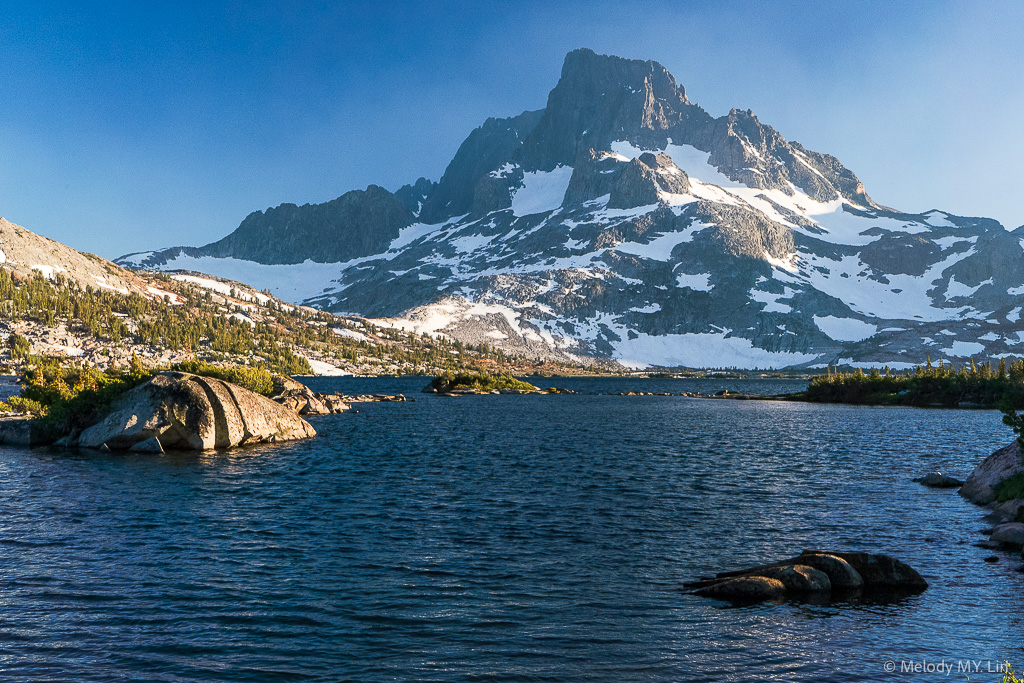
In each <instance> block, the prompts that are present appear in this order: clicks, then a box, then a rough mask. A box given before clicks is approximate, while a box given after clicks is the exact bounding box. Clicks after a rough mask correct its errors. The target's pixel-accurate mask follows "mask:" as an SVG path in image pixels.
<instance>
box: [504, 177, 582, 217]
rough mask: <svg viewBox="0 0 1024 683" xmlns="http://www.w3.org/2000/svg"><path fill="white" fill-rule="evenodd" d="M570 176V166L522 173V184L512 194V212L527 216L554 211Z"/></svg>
mask: <svg viewBox="0 0 1024 683" xmlns="http://www.w3.org/2000/svg"><path fill="white" fill-rule="evenodd" d="M571 178H572V167H571V166H558V167H557V168H555V169H554V170H551V171H530V172H528V173H524V174H523V186H522V187H520V188H518V189H516V190H515V194H513V195H512V213H513V214H514V215H516V216H529V215H532V214H535V213H546V212H548V211H554V210H555V209H557V208H558V207H560V206H561V205H562V199H563V198H564V197H565V191H566V190H567V189H568V188H569V180H570V179H571Z"/></svg>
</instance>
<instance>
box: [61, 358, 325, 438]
mask: <svg viewBox="0 0 1024 683" xmlns="http://www.w3.org/2000/svg"><path fill="white" fill-rule="evenodd" d="M312 436H316V431H315V430H314V429H313V428H312V427H311V426H310V425H309V423H308V422H306V421H305V420H303V419H302V418H300V417H299V416H298V415H296V414H295V413H294V412H292V411H290V410H288V409H287V408H285V407H284V406H282V405H280V404H278V403H275V402H274V401H271V400H270V399H268V398H266V397H264V396H260V395H258V394H254V393H253V392H251V391H249V390H247V389H243V388H242V387H239V386H236V385H234V384H231V383H229V382H225V381H223V380H218V379H212V378H209V377H201V376H199V375H191V374H188V373H181V372H165V373H161V374H159V375H157V376H156V377H154V378H153V379H151V380H150V381H149V382H146V383H145V384H143V385H142V386H139V387H136V388H135V389H132V390H131V391H129V392H127V393H125V395H124V396H122V397H121V398H120V399H119V400H118V401H117V403H116V404H115V407H114V409H113V410H112V411H111V413H110V414H108V415H107V416H106V417H105V418H103V419H102V420H101V421H100V422H98V423H97V424H95V425H93V426H91V427H89V428H88V429H86V430H84V431H83V432H82V433H81V435H79V436H78V438H77V439H76V440H74V442H73V443H69V444H68V445H72V446H75V445H77V446H78V447H81V448H107V449H110V450H112V451H125V450H145V451H147V452H159V451H158V447H159V449H160V450H168V449H184V450H210V449H214V448H234V447H236V446H247V445H252V444H257V443H276V442H279V441H291V440H294V439H305V438H309V437H312ZM69 441H70V440H69ZM154 441H155V443H154Z"/></svg>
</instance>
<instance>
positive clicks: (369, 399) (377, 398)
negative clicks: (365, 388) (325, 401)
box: [335, 394, 416, 403]
mask: <svg viewBox="0 0 1024 683" xmlns="http://www.w3.org/2000/svg"><path fill="white" fill-rule="evenodd" d="M335 395H336V396H341V398H342V399H344V401H345V402H346V403H403V402H405V401H415V400H416V399H414V398H406V397H405V394H354V395H348V394H335Z"/></svg>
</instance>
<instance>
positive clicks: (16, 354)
mask: <svg viewBox="0 0 1024 683" xmlns="http://www.w3.org/2000/svg"><path fill="white" fill-rule="evenodd" d="M7 348H8V349H10V352H11V358H28V355H29V354H30V353H32V345H31V344H30V343H29V341H28V339H26V338H25V337H23V336H21V335H20V334H18V333H17V332H12V333H11V336H9V337H8V338H7Z"/></svg>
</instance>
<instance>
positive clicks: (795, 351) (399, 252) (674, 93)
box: [119, 50, 1024, 368]
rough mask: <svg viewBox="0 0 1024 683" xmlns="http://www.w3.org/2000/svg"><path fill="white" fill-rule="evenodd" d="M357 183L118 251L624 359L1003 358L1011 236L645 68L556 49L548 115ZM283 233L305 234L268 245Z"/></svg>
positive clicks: (1011, 327) (1012, 262) (441, 327)
mask: <svg viewBox="0 0 1024 683" xmlns="http://www.w3.org/2000/svg"><path fill="white" fill-rule="evenodd" d="M379 189H380V188H376V190H379ZM376 190H375V191H374V192H373V193H370V190H367V192H365V193H359V194H358V196H356V195H353V194H352V193H350V194H349V195H345V196H344V197H349V199H348V200H346V202H341V199H343V198H344V197H343V198H341V199H339V200H335V201H336V202H338V203H339V205H342V204H343V205H344V206H345V207H347V208H346V209H345V212H344V216H343V217H342V218H339V220H343V222H344V224H341V225H337V226H335V225H332V224H330V223H329V222H328V223H327V224H323V222H322V221H323V216H324V215H329V214H326V213H325V211H326V210H325V209H319V208H317V207H311V208H309V209H307V207H297V208H296V207H293V205H287V206H288V207H291V208H289V209H288V211H285V212H281V210H280V209H275V210H270V211H268V212H266V214H263V213H259V214H254V215H253V216H250V217H249V218H247V219H246V221H245V222H244V223H243V225H242V226H241V227H240V228H239V230H238V231H236V233H233V235H232V236H229V237H228V238H225V239H224V240H221V241H220V242H216V243H214V244H211V245H208V246H207V247H200V248H188V247H178V248H174V249H168V250H164V251H161V252H155V253H146V254H134V255H131V256H128V257H123V258H122V259H120V260H119V261H120V262H121V263H123V264H127V265H132V266H134V267H145V268H153V267H156V268H163V269H187V270H194V271H202V272H209V273H214V274H217V275H221V276H224V277H229V278H232V279H236V280H241V281H245V282H248V283H250V284H252V285H254V286H256V287H260V288H262V287H269V288H270V289H271V290H272V291H273V292H274V293H275V294H276V295H278V296H281V297H283V298H286V299H289V300H291V301H295V302H301V303H306V304H309V305H313V306H318V307H321V308H324V309H327V310H331V311H335V312H348V313H357V314H360V315H366V316H372V317H376V318H381V319H382V320H383V321H384V322H386V323H387V324H391V325H394V326H397V327H403V328H407V329H415V330H417V331H427V332H431V333H436V334H446V335H449V336H452V337H456V338H460V339H462V340H463V341H467V342H472V343H481V342H486V343H488V344H491V345H493V346H499V347H503V348H506V349H508V350H510V351H515V352H520V353H527V354H532V355H536V356H555V357H561V358H569V359H571V358H574V357H577V356H580V355H598V356H603V357H610V358H614V359H617V360H619V361H621V362H622V363H624V364H627V365H631V366H652V365H664V366H679V365H684V366H705V367H709V366H732V367H761V368H767V367H817V366H824V364H826V363H835V362H842V363H845V364H850V365H858V364H864V365H871V364H880V363H888V364H890V365H893V366H896V367H900V366H902V365H905V364H911V363H916V362H919V361H921V360H922V359H923V358H924V356H926V355H931V356H932V357H933V358H938V357H946V358H958V359H963V358H967V357H975V358H981V357H986V358H990V357H999V356H1006V355H1024V324H1021V322H1020V313H1021V310H1022V308H1024V248H1022V246H1021V242H1022V238H1024V232H1022V229H1018V230H1017V231H1014V232H1012V233H1011V232H1008V231H1006V230H1005V229H1004V228H1003V227H1002V226H1001V225H999V224H998V223H997V222H995V221H993V220H990V219H984V218H964V217H959V216H953V215H950V214H947V213H944V212H941V211H937V210H933V211H929V212H926V213H923V214H907V213H901V212H898V211H895V210H892V209H889V208H886V207H882V206H880V205H878V204H876V203H875V202H873V201H872V200H871V198H870V197H869V196H868V195H867V193H866V192H865V190H864V187H863V186H862V185H861V183H860V181H859V180H857V178H856V176H855V175H854V174H853V173H852V172H850V171H849V170H848V169H846V168H845V167H843V166H842V164H840V163H839V161H838V160H836V159H835V158H833V157H830V156H828V155H825V154H820V153H817V152H813V151H810V150H807V149H805V148H804V147H802V146H801V145H800V144H799V143H796V142H790V141H787V140H785V139H784V138H782V136H781V135H779V134H778V133H777V132H776V131H775V130H774V129H772V128H771V127H769V126H766V125H764V124H761V123H760V122H759V121H758V120H757V118H756V117H755V116H754V115H753V114H752V113H751V112H749V111H748V112H742V111H738V110H733V111H732V112H730V113H729V114H728V115H726V116H723V117H720V118H717V119H715V118H712V117H711V116H710V115H708V114H707V113H706V112H705V111H704V110H703V109H701V108H700V107H698V106H697V105H694V104H691V103H690V102H689V100H688V99H687V96H686V93H685V90H684V89H683V88H682V87H681V86H678V85H677V84H676V83H675V81H674V79H673V78H672V76H671V75H670V74H668V72H667V71H665V70H664V68H662V67H661V66H660V65H658V64H657V63H655V62H642V61H630V60H623V59H619V58H617V57H605V56H600V55H596V54H594V53H593V52H590V51H588V50H577V51H575V52H573V53H570V54H569V55H568V56H567V58H566V63H565V66H564V67H563V71H562V77H561V79H560V80H559V83H558V85H557V86H556V87H555V89H554V90H552V92H551V95H550V96H549V98H548V104H547V107H546V108H545V109H543V110H541V111H537V112H526V113H524V114H521V115H519V116H517V117H513V118H511V119H489V120H488V121H487V122H486V123H485V124H484V125H483V126H482V127H481V128H479V129H477V130H476V131H474V132H473V133H472V134H471V135H470V136H469V138H467V140H466V142H465V143H464V144H463V146H462V148H460V150H459V152H458V154H456V156H455V158H454V159H453V161H452V163H451V164H450V165H449V167H448V169H447V170H446V172H445V175H444V176H443V177H442V178H441V180H440V181H439V182H438V183H431V182H429V181H425V180H422V179H421V180H420V181H418V182H417V183H416V184H415V185H410V186H406V187H404V188H402V189H401V190H399V191H398V192H396V193H395V194H394V195H391V194H390V193H386V194H387V196H386V197H385V196H383V195H381V193H380V192H377V191H376ZM382 192H383V191H382ZM350 195H352V196H350ZM321 206H327V205H321ZM396 207H399V208H396ZM303 209H306V212H305V213H303V211H302V210H303ZM279 214H281V215H284V216H285V218H286V219H287V220H286V221H285V222H284V223H276V222H275V221H277V220H278V218H276V217H277V216H278V215H279ZM285 218H282V219H281V220H285ZM318 221H320V222H318ZM297 225H298V226H303V225H306V226H308V225H316V226H319V227H318V228H317V229H318V230H320V231H321V232H322V233H324V237H323V239H311V241H312V242H317V244H310V245H309V248H308V249H305V250H304V249H303V246H302V242H301V240H298V241H297V240H296V239H291V238H290V239H289V240H288V241H287V245H286V247H282V249H281V250H279V251H278V252H275V250H274V248H273V245H274V244H275V242H274V240H275V239H277V238H279V237H280V236H281V235H283V234H288V230H289V226H297ZM335 231H336V233H337V234H335ZM239 233H242V234H239ZM338 235H343V236H345V238H346V239H345V240H342V241H337V242H336V237H337V236H338ZM307 239H308V238H307ZM256 244H258V245H259V246H258V248H257V247H255V246H254V245H256ZM324 244H332V245H334V246H332V247H331V249H330V250H329V252H330V254H329V256H330V257H325V256H324V254H325V253H326V252H325V247H324ZM323 261H328V262H323Z"/></svg>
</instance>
